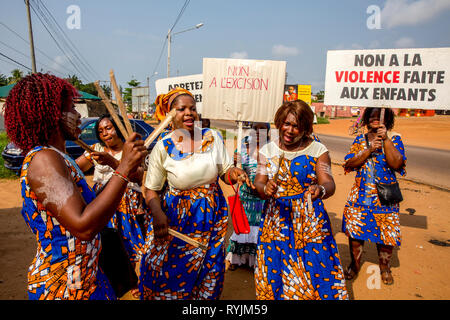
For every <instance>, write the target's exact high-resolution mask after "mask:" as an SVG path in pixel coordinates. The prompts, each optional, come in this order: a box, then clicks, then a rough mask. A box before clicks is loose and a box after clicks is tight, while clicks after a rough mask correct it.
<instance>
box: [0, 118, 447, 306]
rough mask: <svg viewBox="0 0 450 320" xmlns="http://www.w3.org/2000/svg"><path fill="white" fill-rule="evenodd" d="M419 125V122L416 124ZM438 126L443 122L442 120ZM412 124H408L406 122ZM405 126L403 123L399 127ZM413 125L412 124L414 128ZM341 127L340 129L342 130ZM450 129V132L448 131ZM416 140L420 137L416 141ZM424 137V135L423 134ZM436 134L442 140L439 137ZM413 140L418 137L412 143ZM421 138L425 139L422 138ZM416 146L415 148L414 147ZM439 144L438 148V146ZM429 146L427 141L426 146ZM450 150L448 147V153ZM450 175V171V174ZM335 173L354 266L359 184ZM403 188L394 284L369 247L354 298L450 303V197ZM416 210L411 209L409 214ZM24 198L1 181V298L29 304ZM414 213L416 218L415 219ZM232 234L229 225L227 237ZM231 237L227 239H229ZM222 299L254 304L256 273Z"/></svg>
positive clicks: (337, 205)
mask: <svg viewBox="0 0 450 320" xmlns="http://www.w3.org/2000/svg"><path fill="white" fill-rule="evenodd" d="M412 120H413V121H415V119H412ZM345 121H346V122H345V123H344V121H340V122H341V123H340V124H336V123H338V122H333V123H332V124H331V125H327V126H328V127H320V129H317V126H316V128H315V130H316V131H317V132H319V130H320V131H321V132H322V133H324V134H330V131H332V129H334V130H335V131H336V132H338V133H340V132H343V133H342V135H344V136H345V134H344V133H345V132H346V131H344V129H345V130H346V129H347V128H348V126H347V125H348V124H349V120H345ZM435 121H436V122H435V125H436V126H437V125H438V122H439V121H441V119H439V118H438V117H437V118H436V120H435ZM447 121H448V122H445V121H444V123H443V124H441V126H442V127H441V129H440V130H436V131H434V130H432V128H433V125H431V126H430V127H425V123H426V122H422V124H423V125H424V126H423V127H424V129H423V130H426V132H429V134H430V135H431V134H434V135H432V136H428V139H429V140H428V141H431V142H432V143H433V144H435V145H433V146H431V147H434V148H441V149H450V148H449V146H450V144H449V143H448V142H449V141H448V139H449V137H450V118H449V120H447ZM405 122H407V121H405ZM401 123H402V121H400V120H399V121H398V123H397V124H398V125H399V127H400V126H401ZM410 124H411V123H410ZM409 127H410V128H411V130H414V128H415V130H416V131H420V130H418V129H417V128H421V127H420V126H414V125H409ZM339 128H340V130H341V131H340V130H339ZM447 130H448V131H447ZM398 131H399V132H401V133H402V135H403V136H404V137H405V140H407V141H408V143H410V144H412V145H420V143H422V142H421V138H420V137H421V135H420V134H417V133H415V132H412V133H411V132H410V131H408V130H407V128H406V125H405V128H404V129H400V128H399V129H398ZM413 134H414V135H416V136H417V137H416V138H414V136H413ZM422 135H424V131H422ZM435 135H437V136H435ZM410 137H413V138H410ZM419 138H420V139H419ZM413 142H414V143H413ZM438 142H439V143H438ZM423 143H425V142H423ZM446 147H447V148H446ZM449 170H450V169H449ZM333 174H334V178H335V181H336V185H337V190H336V194H335V195H334V196H333V197H331V198H330V199H327V200H325V206H326V209H327V211H328V214H329V216H330V219H331V222H332V226H333V234H334V236H335V238H336V242H337V244H338V249H339V253H340V255H341V260H342V264H343V265H344V266H347V265H348V263H349V261H350V256H349V252H348V244H347V238H346V236H345V235H344V234H343V233H342V232H341V224H342V210H343V207H344V203H345V201H346V198H347V195H348V193H349V191H350V188H351V186H352V184H353V181H354V174H349V175H344V174H343V170H342V168H341V167H339V166H337V165H333ZM400 186H401V188H402V193H403V197H404V201H403V202H402V203H401V206H400V212H401V214H400V222H401V231H402V236H403V240H402V246H401V247H400V248H399V249H396V250H395V251H394V256H393V261H392V272H393V276H394V280H395V282H394V284H393V285H392V286H385V285H383V284H382V283H381V282H380V281H379V277H377V276H376V275H375V273H374V272H375V271H376V266H377V263H378V258H377V252H376V247H375V245H374V244H372V243H366V245H365V247H364V253H363V261H364V263H363V265H362V270H361V273H360V275H359V277H358V278H357V279H356V280H355V281H349V282H347V289H348V291H349V293H350V298H351V299H357V300H361V299H369V300H371V299H388V300H395V299H408V300H409V299H411V300H422V299H450V285H449V284H450V273H449V272H448V267H449V265H450V228H449V227H450V215H448V210H449V208H450V193H448V192H445V191H442V190H437V189H433V188H431V187H429V186H425V185H419V184H415V183H413V182H409V181H405V180H401V181H400ZM223 190H224V193H225V195H226V196H227V195H229V194H230V193H231V188H230V187H229V186H224V185H223ZM407 209H412V210H409V211H408V210H407ZM20 210H21V198H20V187H19V183H18V180H0V257H1V260H0V299H27V293H26V274H27V268H28V266H29V264H30V262H31V260H32V259H33V257H34V255H35V253H36V244H35V239H34V236H33V234H32V233H31V231H30V230H29V229H28V228H27V226H26V225H25V222H24V220H23V218H22V216H21V214H20ZM410 212H413V214H410ZM231 232H232V226H231V224H229V230H228V236H229V235H230V234H231ZM227 238H228V237H227ZM222 299H225V300H229V299H237V300H252V299H255V285H254V280H253V272H252V270H250V269H246V268H238V269H237V270H235V271H227V272H226V274H225V284H224V290H223V294H222Z"/></svg>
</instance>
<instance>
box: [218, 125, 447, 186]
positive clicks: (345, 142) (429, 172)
mask: <svg viewBox="0 0 450 320" xmlns="http://www.w3.org/2000/svg"><path fill="white" fill-rule="evenodd" d="M211 126H212V127H216V128H223V129H236V123H235V122H234V121H226V120H211ZM235 132H237V130H236V131H235ZM244 134H245V131H244ZM318 136H319V138H320V140H321V141H322V142H323V143H324V144H325V145H326V146H327V148H328V150H329V151H330V156H331V159H332V160H333V161H335V162H343V161H344V156H345V155H346V154H347V152H348V150H349V148H350V145H351V144H352V142H353V139H354V138H352V137H348V138H347V137H337V136H330V135H324V134H318ZM405 148H406V157H407V158H408V162H407V165H406V173H407V174H406V178H407V179H412V180H414V181H417V182H423V183H426V184H429V185H432V186H436V187H441V188H445V189H447V190H450V151H447V150H440V149H432V148H423V147H415V146H409V145H406V146H405Z"/></svg>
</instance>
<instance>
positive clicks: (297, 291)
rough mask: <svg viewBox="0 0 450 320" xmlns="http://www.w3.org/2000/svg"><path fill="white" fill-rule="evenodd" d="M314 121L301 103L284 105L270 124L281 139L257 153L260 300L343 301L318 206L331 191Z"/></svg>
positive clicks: (334, 253)
mask: <svg viewBox="0 0 450 320" xmlns="http://www.w3.org/2000/svg"><path fill="white" fill-rule="evenodd" d="M313 119H314V114H313V112H312V110H311V108H310V107H309V106H308V105H307V104H306V103H305V102H303V101H301V100H295V101H291V102H285V103H283V105H282V106H281V107H280V108H279V109H278V110H277V112H276V114H275V119H274V122H275V126H276V128H277V129H278V131H279V140H278V141H274V140H273V141H271V142H270V143H268V144H266V145H265V146H264V147H263V148H262V149H261V150H260V162H259V164H258V173H257V175H256V178H255V187H256V189H257V191H258V193H259V194H260V197H261V198H262V199H266V204H265V210H264V212H263V216H262V219H261V225H260V230H259V240H258V244H257V258H256V268H255V282H256V297H257V299H259V300H305V299H308V300H310V299H347V290H346V286H345V279H344V273H343V269H342V267H341V262H340V257H339V253H338V250H337V245H336V241H335V240H334V238H333V233H332V230H331V224H330V219H329V218H328V214H327V212H326V210H325V207H324V204H323V201H322V200H323V199H326V198H329V197H331V196H332V195H333V194H334V191H335V184H334V179H333V176H332V174H331V160H330V156H329V154H328V150H327V148H326V147H325V146H324V145H323V144H321V143H320V142H318V141H316V140H314V139H313V138H312V131H313ZM280 160H281V161H280ZM308 195H310V200H311V201H309V199H308Z"/></svg>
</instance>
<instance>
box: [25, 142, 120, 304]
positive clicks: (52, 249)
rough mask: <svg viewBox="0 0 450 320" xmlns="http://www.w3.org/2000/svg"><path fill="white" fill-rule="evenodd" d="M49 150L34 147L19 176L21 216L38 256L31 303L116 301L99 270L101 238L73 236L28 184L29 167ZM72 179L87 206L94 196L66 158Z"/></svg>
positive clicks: (33, 266) (32, 272)
mask: <svg viewBox="0 0 450 320" xmlns="http://www.w3.org/2000/svg"><path fill="white" fill-rule="evenodd" d="M43 149H48V148H47V147H35V148H34V149H32V150H31V151H30V152H28V154H27V155H26V157H25V159H24V162H23V166H22V171H21V175H20V185H21V192H22V198H23V207H22V216H23V218H24V219H25V222H26V223H27V225H28V226H29V228H30V229H31V231H32V232H33V233H34V234H35V235H36V240H37V252H36V256H35V257H34V259H33V262H32V264H31V266H30V267H29V270H28V296H29V299H30V300H38V299H40V300H44V299H48V300H53V299H68V300H88V299H97V300H98V299H116V297H115V294H114V291H113V289H112V287H111V286H110V284H109V281H108V279H107V278H106V276H105V275H104V274H103V272H102V271H101V269H100V268H99V267H98V256H99V254H100V250H101V241H100V235H96V236H95V237H94V239H92V240H91V241H82V240H80V239H78V238H76V237H75V236H73V235H72V234H71V233H70V231H69V230H67V229H66V228H64V226H62V225H61V224H60V223H59V222H58V221H57V220H56V219H55V217H54V216H53V213H52V212H51V211H49V210H47V209H46V208H45V206H44V205H43V204H42V203H41V202H39V201H38V198H37V196H36V194H35V192H34V191H33V190H32V189H31V188H30V186H29V184H28V178H27V174H28V167H29V165H30V163H31V160H32V159H33V157H34V156H35V155H36V154H37V153H38V152H39V151H41V150H43ZM64 160H65V162H66V164H67V167H68V168H69V170H70V172H71V175H72V178H73V180H74V182H75V184H76V186H77V187H78V190H79V191H80V192H81V194H82V196H83V198H84V200H85V202H86V203H90V202H91V201H92V200H93V199H94V198H95V193H94V192H93V191H92V189H91V188H90V187H89V186H88V184H87V183H86V180H85V179H84V176H83V174H82V173H81V171H80V169H79V168H78V167H77V166H76V164H75V162H74V161H73V160H72V159H70V158H69V156H67V155H64Z"/></svg>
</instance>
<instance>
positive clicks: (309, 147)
mask: <svg viewBox="0 0 450 320" xmlns="http://www.w3.org/2000/svg"><path fill="white" fill-rule="evenodd" d="M77 96H78V93H77V90H76V89H75V88H74V87H73V86H71V85H70V84H69V83H68V82H66V81H65V80H63V79H60V78H57V77H55V76H52V75H48V74H41V73H36V74H32V75H29V76H27V77H25V78H24V79H23V80H21V81H20V82H19V83H17V84H16V85H15V86H14V88H13V89H12V90H11V92H10V94H9V96H8V98H7V101H6V105H5V125H6V128H7V134H8V136H9V138H10V139H11V141H13V142H14V143H15V144H16V145H17V146H18V147H20V148H21V149H22V150H24V152H25V153H26V157H25V160H24V163H23V167H22V171H21V176H20V184H21V190H22V197H23V208H22V215H23V218H24V219H25V222H26V223H27V225H28V226H29V228H30V229H31V231H32V232H33V233H34V234H35V236H36V240H37V253H36V256H35V258H34V260H33V261H32V263H31V266H30V268H29V271H28V294H29V298H30V299H91V300H93V299H117V298H120V296H121V294H122V293H119V291H118V290H117V286H116V285H115V283H114V281H112V280H113V279H112V278H111V276H109V273H108V272H107V270H108V269H111V267H113V266H111V265H109V266H108V265H105V261H108V260H101V254H102V242H105V241H106V237H104V232H103V231H104V230H105V228H110V229H114V230H116V231H117V233H118V234H119V235H120V239H121V242H122V243H123V247H124V248H125V251H126V256H127V258H128V260H127V261H128V263H129V264H130V265H131V266H132V269H133V270H132V271H133V272H135V273H136V276H137V281H135V282H134V283H132V285H131V287H130V288H129V289H130V290H131V293H132V294H133V296H134V297H136V298H140V299H145V300H147V299H149V300H152V299H167V300H169V299H219V298H220V295H221V293H222V289H223V282H224V275H225V270H226V265H227V266H228V269H229V270H234V269H236V268H237V267H239V266H240V265H243V264H246V265H248V267H250V268H254V275H255V287H256V297H257V299H295V300H300V299H348V293H347V289H346V281H348V280H352V279H355V277H357V275H358V272H359V271H360V269H361V259H362V252H363V251H362V248H363V244H364V242H365V241H370V242H375V243H376V244H377V249H378V253H379V264H380V271H381V277H382V280H383V282H384V283H385V284H392V283H393V281H394V280H393V277H392V273H391V270H390V259H391V256H392V252H393V248H394V247H395V246H400V242H401V236H400V228H399V204H398V202H399V200H395V201H394V200H392V199H391V200H392V201H389V199H385V197H383V196H382V194H381V193H380V192H379V191H377V190H378V188H380V185H382V186H384V188H388V189H389V190H391V189H392V187H394V186H397V188H398V184H396V173H399V174H401V175H403V174H405V164H406V157H405V150H404V147H403V144H402V140H401V137H400V135H399V134H397V133H394V132H393V131H392V129H393V125H394V114H393V112H392V111H391V110H390V109H387V110H386V111H385V112H386V115H385V117H384V121H382V122H380V109H378V108H366V109H365V111H364V115H363V118H362V119H363V125H364V126H365V127H366V128H367V133H366V134H361V135H359V136H357V137H356V139H355V140H354V142H353V144H352V145H351V147H350V151H349V153H348V154H347V155H346V157H345V165H344V170H345V172H350V171H356V177H355V184H354V186H353V187H352V189H351V191H350V194H349V196H348V200H347V202H346V203H345V206H344V204H343V206H344V211H343V224H342V231H343V232H345V234H346V235H347V236H348V240H349V250H350V256H351V262H350V264H349V265H348V267H346V268H345V270H344V268H343V267H342V263H341V259H340V255H339V252H338V248H337V245H336V241H335V239H334V237H333V231H332V228H331V223H330V219H329V217H328V214H327V211H326V209H325V206H324V202H323V200H324V199H327V198H329V197H332V196H333V194H334V193H335V189H336V185H335V182H334V179H333V175H332V172H331V159H330V155H329V152H328V150H327V148H326V146H325V145H323V144H322V143H321V142H320V141H319V139H318V138H317V137H315V136H314V135H313V117H314V115H313V112H312V110H311V108H310V107H309V106H308V105H307V104H306V103H304V102H303V101H301V100H295V101H289V102H285V103H283V104H282V105H281V106H280V107H279V109H278V111H277V112H276V114H275V117H274V121H273V122H274V124H275V127H276V130H275V131H276V133H277V135H278V137H277V138H274V137H273V136H272V135H271V134H270V132H271V131H274V130H270V125H269V124H266V123H254V124H253V126H252V129H253V130H252V132H253V133H252V134H250V135H249V136H248V137H245V138H244V140H243V141H242V148H241V149H240V150H236V152H235V157H234V159H233V157H230V156H229V154H228V153H227V150H226V148H225V143H224V141H223V137H222V136H221V134H220V133H219V132H218V131H216V130H214V129H211V128H209V127H201V126H198V120H199V115H198V114H197V110H196V106H195V99H194V98H193V96H192V94H191V93H190V92H189V91H187V90H184V89H181V88H176V89H174V90H172V91H170V92H169V93H167V94H164V95H160V96H158V98H157V100H156V103H157V113H158V114H159V115H160V117H161V118H163V117H164V116H165V115H166V114H167V113H168V112H169V111H171V110H172V109H175V110H176V113H175V116H174V118H173V120H172V123H171V125H170V127H169V128H167V130H165V131H164V132H163V133H162V134H161V135H160V137H159V139H158V142H157V143H156V145H155V147H154V148H153V150H152V151H151V153H150V155H148V151H147V149H146V148H145V146H144V142H143V141H142V139H141V137H140V136H139V135H138V134H136V133H133V134H131V135H130V136H129V137H128V138H127V139H125V138H124V137H123V135H121V133H120V130H119V128H118V125H117V123H116V122H115V121H114V119H113V118H112V117H111V116H109V115H105V116H102V117H100V118H99V119H98V121H97V123H96V126H95V131H96V134H97V137H98V140H99V143H98V144H96V145H94V146H92V147H91V148H92V150H91V151H86V152H85V153H84V155H82V156H81V157H80V158H78V159H76V161H74V160H73V159H71V158H70V157H69V156H68V155H67V154H66V153H65V140H76V139H77V138H78V136H79V134H80V129H79V125H80V115H79V113H78V112H77V111H76V110H75V106H74V103H73V99H75V98H77ZM147 155H148V159H147V161H144V159H145V158H146V157H147ZM144 163H147V165H148V167H147V168H145V166H144ZM238 163H241V164H242V169H241V168H240V166H238V165H237V164H238ZM92 167H94V176H93V182H94V185H93V186H92V187H91V186H90V185H89V184H88V183H87V181H86V179H85V176H84V174H83V172H86V171H88V170H89V169H90V168H92ZM219 180H222V182H223V183H225V184H229V185H235V184H238V185H239V196H240V198H241V201H242V203H243V209H244V212H245V214H246V217H247V220H248V223H249V226H250V230H249V233H247V234H245V233H244V234H243V233H239V232H234V233H233V234H232V235H231V238H230V239H229V245H228V248H226V246H225V243H226V233H227V226H228V218H229V212H228V204H227V201H226V200H225V197H224V194H223V192H222V190H221V187H220V185H219ZM386 186H387V187H386ZM397 191H398V190H397ZM388 193H389V192H388ZM383 195H384V194H383ZM170 231H177V232H179V233H182V234H184V235H186V236H188V237H190V238H191V239H193V240H196V241H198V242H200V243H201V244H202V245H203V246H200V247H197V246H194V245H192V244H188V243H186V242H184V241H183V240H181V239H179V238H175V237H174V236H173V235H172V233H171V232H170ZM227 252H228V254H226V253H227ZM102 261H103V263H102Z"/></svg>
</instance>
